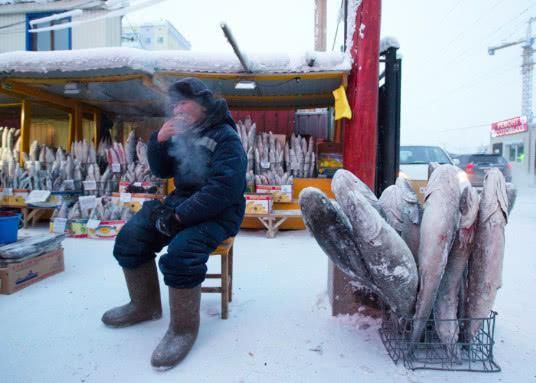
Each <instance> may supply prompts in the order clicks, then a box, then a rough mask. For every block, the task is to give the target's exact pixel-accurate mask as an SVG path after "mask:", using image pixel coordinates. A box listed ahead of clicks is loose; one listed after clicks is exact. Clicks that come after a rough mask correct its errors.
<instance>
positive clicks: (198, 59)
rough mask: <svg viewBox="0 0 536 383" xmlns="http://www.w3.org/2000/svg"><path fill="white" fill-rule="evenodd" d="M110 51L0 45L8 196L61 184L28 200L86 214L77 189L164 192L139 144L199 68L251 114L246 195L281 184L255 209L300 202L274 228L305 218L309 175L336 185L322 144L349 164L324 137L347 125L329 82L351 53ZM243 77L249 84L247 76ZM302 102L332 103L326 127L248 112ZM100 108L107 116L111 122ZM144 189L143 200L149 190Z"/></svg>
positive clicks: (314, 181) (245, 129)
mask: <svg viewBox="0 0 536 383" xmlns="http://www.w3.org/2000/svg"><path fill="white" fill-rule="evenodd" d="M109 55H110V52H109V49H94V50H87V51H72V52H38V53H36V52H24V53H21V52H18V53H16V54H9V53H8V54H3V55H2V57H0V73H1V76H2V79H1V84H0V103H1V104H3V105H4V106H5V108H2V110H10V112H11V114H10V115H9V114H7V113H2V110H0V116H1V117H0V118H1V119H2V120H4V119H5V120H6V121H8V120H9V121H13V120H15V121H17V119H18V126H17V123H15V126H14V127H11V128H10V127H9V126H8V129H4V131H5V132H6V139H5V140H3V146H2V148H3V149H2V151H3V162H2V164H3V168H2V169H3V173H2V174H3V175H4V179H3V184H2V185H0V186H2V187H4V188H5V190H4V198H7V197H11V195H12V194H14V193H18V192H19V189H21V190H20V192H26V193H29V192H30V191H31V190H34V189H37V190H49V191H50V192H51V194H52V195H53V196H57V195H58V194H60V193H63V194H62V195H61V197H62V198H56V199H54V200H53V201H50V200H48V201H34V203H37V204H41V206H38V205H32V206H28V205H27V206H26V207H27V208H28V209H30V208H32V207H33V208H38V207H43V205H42V204H50V203H54V202H58V201H59V202H58V203H61V201H62V200H63V198H65V199H66V200H68V207H69V208H71V210H69V211H67V212H65V209H64V210H61V205H60V208H59V209H58V211H57V212H56V214H55V215H54V218H66V219H89V218H90V217H89V216H87V217H86V215H89V213H84V212H80V213H78V212H76V205H74V206H75V212H74V213H73V212H72V208H73V205H72V203H73V202H72V201H73V198H71V197H72V195H73V194H77V193H78V195H79V196H84V195H95V196H96V197H102V196H104V195H106V196H109V197H118V196H117V195H115V196H114V195H113V194H114V193H123V194H120V195H119V197H121V198H122V200H121V201H120V202H129V201H128V200H129V199H131V198H133V196H126V195H125V193H129V192H131V191H132V190H134V189H136V188H135V187H133V186H132V187H131V188H130V189H129V190H127V189H126V187H125V185H124V183H125V182H130V184H133V183H136V185H137V186H138V187H140V186H142V185H143V186H145V188H147V189H149V188H151V187H153V186H154V187H156V189H157V191H158V193H156V192H154V193H153V194H155V195H156V196H158V195H161V194H163V192H165V190H164V187H163V186H162V184H161V181H160V180H157V179H154V177H150V175H149V174H148V173H147V170H148V167H147V166H146V165H147V163H146V159H143V158H140V148H139V145H140V144H141V145H143V141H146V140H147V139H148V137H149V135H150V133H151V132H152V131H154V130H155V129H158V128H159V127H160V126H161V125H162V123H163V121H164V119H165V116H166V115H167V112H168V111H167V109H166V108H167V99H166V91H167V88H168V87H169V85H170V84H171V83H173V82H174V81H176V80H178V79H180V78H184V77H187V76H196V77H199V78H202V79H203V81H204V82H205V83H207V85H208V86H209V87H210V88H211V89H212V90H213V91H214V93H216V94H218V95H221V96H223V97H224V98H225V99H226V100H227V102H228V104H229V106H230V108H231V109H232V110H233V112H234V113H237V114H241V117H242V118H243V120H240V119H237V120H238V123H239V126H240V129H239V130H240V131H239V134H240V136H241V140H242V142H243V145H244V149H245V150H246V152H247V153H248V160H249V168H248V192H249V193H252V194H251V196H249V197H246V198H252V200H254V199H255V198H257V197H255V196H258V195H259V194H260V193H264V194H268V195H270V196H273V200H272V201H271V203H270V204H269V205H265V207H266V208H267V209H266V210H259V211H257V210H255V209H253V210H249V211H247V213H248V215H255V213H262V214H268V213H272V210H273V211H275V212H276V213H277V212H278V211H283V210H284V211H287V213H285V214H286V215H288V214H290V212H291V211H294V212H296V214H293V215H292V214H291V216H290V217H287V218H288V219H287V218H285V220H286V222H284V223H283V222H280V223H279V225H278V226H277V227H278V229H288V228H294V229H295V228H299V229H303V228H304V226H303V221H302V220H301V218H300V217H299V207H298V205H297V203H296V202H297V196H298V195H299V192H300V191H301V190H302V189H303V188H304V187H307V186H313V185H314V186H317V187H320V188H321V189H322V190H325V191H326V192H328V191H329V189H330V186H329V185H330V181H329V179H328V178H324V179H320V178H317V176H319V175H320V176H324V177H326V176H329V174H321V173H322V172H324V171H328V172H329V169H328V168H329V166H324V165H323V164H324V163H327V162H326V161H328V162H329V160H330V158H329V157H326V156H332V155H334V156H335V158H336V159H338V162H336V163H335V166H336V167H341V166H342V164H341V163H342V151H341V150H342V147H341V146H339V147H337V150H338V152H337V153H327V152H325V151H324V152H323V151H322V148H323V147H325V143H328V142H329V140H330V139H331V140H333V139H334V138H335V139H337V140H339V139H340V137H341V133H340V124H339V123H338V122H337V123H334V122H333V106H334V104H335V99H334V97H333V91H334V90H336V89H338V88H340V89H344V86H345V84H346V81H347V80H346V78H347V75H348V71H349V68H350V66H349V63H348V62H347V60H346V56H345V55H343V54H339V53H319V52H316V53H314V54H303V55H296V57H294V56H287V55H282V56H260V57H252V58H251V61H252V62H258V63H261V62H262V63H263V64H262V67H260V68H258V69H257V70H256V71H255V73H243V71H242V70H241V67H240V64H239V63H237V60H236V58H235V57H233V56H231V55H223V56H222V57H220V60H219V61H217V62H215V61H214V59H213V58H210V59H209V58H208V57H206V56H204V55H199V54H195V53H192V52H181V53H180V54H179V53H170V52H143V56H142V55H140V52H139V51H138V50H135V49H128V48H123V49H114V56H115V57H116V59H115V61H114V62H112V63H110V61H109V60H108V58H109ZM81 58H83V60H82V59H81ZM155 63H157V64H156V65H155ZM237 64H238V65H237ZM43 73H46V76H43ZM243 84H246V85H247V84H249V87H248V86H246V88H243V87H241V85H243ZM251 84H253V88H251ZM345 101H346V100H345V99H343V100H342V102H345ZM17 108H18V109H19V114H18V115H17V113H16V110H17ZM305 108H307V110H311V108H316V109H314V110H320V111H321V113H324V114H325V116H326V119H327V120H329V121H331V124H330V126H328V129H325V130H324V131H323V132H321V134H316V135H315V134H314V133H315V132H312V133H313V134H310V133H309V134H308V133H307V129H303V127H304V126H305V127H306V126H307V124H306V123H303V121H302V123H301V126H302V131H301V133H302V134H301V135H297V134H295V131H294V128H295V126H294V123H295V119H293V120H291V119H290V118H287V121H286V124H284V123H279V124H273V123H270V122H268V123H266V122H267V121H269V117H268V118H267V121H265V123H264V124H262V123H261V121H259V129H257V122H256V121H255V120H253V119H252V118H251V115H253V116H254V117H256V116H257V115H256V111H261V110H262V111H263V112H264V114H265V116H266V115H268V116H270V115H273V114H277V113H278V112H281V111H292V113H293V114H295V113H296V111H297V110H300V109H302V110H303V109H305ZM318 108H322V109H318ZM103 115H104V116H107V118H109V119H110V120H111V122H109V123H105V124H103V117H102V116H103ZM108 116H109V117H108ZM0 126H2V124H0ZM304 132H305V134H304ZM143 150H144V149H143V147H142V148H141V151H142V152H143ZM141 157H143V154H142V155H141ZM326 158H327V160H326ZM62 161H65V164H64V165H62ZM334 161H335V160H334ZM332 162H333V161H332ZM318 165H320V167H319V166H318ZM10 166H11V168H10ZM107 171H108V172H107ZM58 173H62V175H61V177H59V174H58ZM23 182H24V184H23ZM120 184H121V185H120ZM137 191H140V190H137ZM141 191H146V190H141ZM145 194H147V193H145ZM137 197H138V196H134V198H137ZM47 198H48V197H47ZM140 198H141V200H138V202H139V201H142V200H143V198H144V197H143V196H142V197H140ZM8 202H9V200H8ZM272 203H273V204H272ZM6 204H7V205H9V203H6ZM250 205H253V204H252V203H250ZM46 207H50V205H47V206H46ZM93 208H95V206H93ZM58 214H59V215H61V217H58ZM63 215H67V216H66V217H63ZM79 215H80V217H79ZM261 221H262V220H260V219H259V218H258V217H255V216H252V217H250V218H248V219H246V220H245V221H244V226H243V227H245V228H263V227H264V226H263V224H262V222H261Z"/></svg>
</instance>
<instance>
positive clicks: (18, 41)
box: [0, 14, 26, 53]
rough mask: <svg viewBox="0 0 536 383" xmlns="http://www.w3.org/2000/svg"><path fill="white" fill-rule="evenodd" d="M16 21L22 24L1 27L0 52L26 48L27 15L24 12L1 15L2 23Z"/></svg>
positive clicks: (8, 23) (6, 23)
mask: <svg viewBox="0 0 536 383" xmlns="http://www.w3.org/2000/svg"><path fill="white" fill-rule="evenodd" d="M15 23H22V24H18V25H14V26H12V27H10V28H5V29H0V53H2V52H9V51H20V50H25V49H26V33H25V27H26V26H25V23H26V16H25V15H22V14H16V15H0V25H10V24H15Z"/></svg>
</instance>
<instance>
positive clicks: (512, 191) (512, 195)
mask: <svg viewBox="0 0 536 383" xmlns="http://www.w3.org/2000/svg"><path fill="white" fill-rule="evenodd" d="M506 196H507V198H508V215H510V212H511V211H512V209H513V208H514V205H515V203H516V198H517V189H516V187H515V186H514V184H513V183H511V182H507V183H506Z"/></svg>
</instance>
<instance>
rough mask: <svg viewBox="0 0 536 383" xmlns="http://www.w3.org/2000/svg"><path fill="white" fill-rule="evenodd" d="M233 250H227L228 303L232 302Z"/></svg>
mask: <svg viewBox="0 0 536 383" xmlns="http://www.w3.org/2000/svg"><path fill="white" fill-rule="evenodd" d="M233 248H234V247H233V246H231V249H230V250H229V302H232V301H233Z"/></svg>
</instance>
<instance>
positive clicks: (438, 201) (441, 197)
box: [411, 165, 460, 342]
mask: <svg viewBox="0 0 536 383" xmlns="http://www.w3.org/2000/svg"><path fill="white" fill-rule="evenodd" d="M457 174H458V169H457V168H456V167H455V166H452V165H440V166H438V167H437V168H436V169H435V170H434V172H433V173H432V175H431V177H430V180H429V182H428V186H427V188H426V193H425V205H424V213H423V217H422V221H421V228H420V233H421V235H420V244H419V252H418V264H419V282H420V285H419V293H418V295H417V303H416V306H415V315H414V319H415V320H414V326H413V330H412V334H411V341H412V342H418V341H419V340H420V338H421V335H422V332H423V328H424V325H425V324H426V320H428V318H429V317H430V314H431V312H432V307H433V305H434V301H435V299H436V296H437V291H438V288H439V284H440V282H441V278H442V277H443V273H444V271H445V266H446V264H447V258H448V254H449V252H450V250H451V248H452V243H453V242H454V238H455V235H456V231H457V229H458V223H459V215H460V214H459V204H460V187H459V184H458V178H457Z"/></svg>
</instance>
